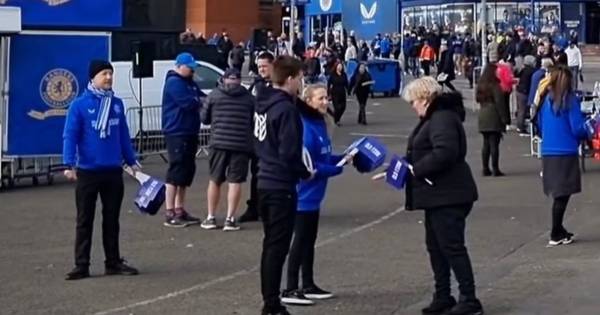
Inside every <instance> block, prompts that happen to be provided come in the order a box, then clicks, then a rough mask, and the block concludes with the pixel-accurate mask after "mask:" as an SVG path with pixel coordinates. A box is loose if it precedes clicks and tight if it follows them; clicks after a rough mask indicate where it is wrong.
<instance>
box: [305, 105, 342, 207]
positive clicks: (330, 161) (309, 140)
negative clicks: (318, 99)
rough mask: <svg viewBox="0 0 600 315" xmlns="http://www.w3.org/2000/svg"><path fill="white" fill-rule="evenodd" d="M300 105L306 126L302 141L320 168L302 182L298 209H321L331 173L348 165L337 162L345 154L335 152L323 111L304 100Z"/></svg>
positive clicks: (335, 173)
mask: <svg viewBox="0 0 600 315" xmlns="http://www.w3.org/2000/svg"><path fill="white" fill-rule="evenodd" d="M298 109H299V110H300V116H301V117H302V125H303V130H304V131H303V136H302V143H303V145H304V149H305V150H306V151H307V152H308V154H310V157H311V160H312V165H313V167H314V169H315V171H316V173H315V177H314V178H313V179H311V180H309V181H301V182H300V183H299V184H298V187H297V191H298V211H318V210H319V209H320V208H321V202H323V199H324V198H325V190H326V189H327V181H328V179H329V177H333V176H337V175H339V174H341V173H342V171H343V169H344V168H343V167H338V166H336V164H337V163H338V162H339V161H340V160H341V159H342V158H343V156H338V155H332V152H331V139H330V138H329V135H328V133H327V124H326V123H325V119H324V117H323V114H321V113H319V112H318V111H317V110H315V109H313V108H310V107H309V106H308V105H306V103H304V102H302V101H300V100H298Z"/></svg>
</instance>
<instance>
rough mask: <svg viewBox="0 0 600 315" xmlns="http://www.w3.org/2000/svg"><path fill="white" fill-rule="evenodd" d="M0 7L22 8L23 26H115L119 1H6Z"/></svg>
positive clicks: (119, 18) (120, 10)
mask: <svg viewBox="0 0 600 315" xmlns="http://www.w3.org/2000/svg"><path fill="white" fill-rule="evenodd" d="M0 2H4V3H3V4H0V5H5V6H16V7H21V15H22V23H23V26H24V27H30V26H39V27H42V26H43V27H57V28H62V27H71V28H72V27H76V26H83V27H118V26H121V23H122V16H123V8H122V0H101V1H98V0H6V1H0Z"/></svg>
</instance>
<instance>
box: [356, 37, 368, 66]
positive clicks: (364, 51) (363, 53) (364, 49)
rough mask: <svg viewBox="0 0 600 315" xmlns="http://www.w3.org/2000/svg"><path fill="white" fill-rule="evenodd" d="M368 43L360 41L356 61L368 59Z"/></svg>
mask: <svg viewBox="0 0 600 315" xmlns="http://www.w3.org/2000/svg"><path fill="white" fill-rule="evenodd" d="M370 52H371V51H370V50H369V45H367V43H366V42H365V41H362V40H361V41H360V48H359V49H358V58H357V59H358V61H360V62H367V61H369V53H370Z"/></svg>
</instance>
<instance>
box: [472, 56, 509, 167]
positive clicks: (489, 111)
mask: <svg viewBox="0 0 600 315" xmlns="http://www.w3.org/2000/svg"><path fill="white" fill-rule="evenodd" d="M497 69H498V67H497V66H496V65H495V64H493V63H490V64H488V65H486V67H485V69H484V70H483V72H482V73H481V78H480V79H479V82H478V84H477V92H476V94H475V100H476V101H477V103H479V107H480V110H479V121H478V123H479V132H481V134H482V136H483V147H482V149H481V162H482V165H483V168H482V173H483V176H491V175H494V176H495V177H498V176H504V173H502V172H501V171H500V140H502V134H503V133H504V132H506V126H507V125H509V124H510V110H509V108H508V107H507V106H506V105H505V98H504V93H503V92H502V90H501V88H500V79H498V77H497V76H496V70H497ZM490 157H491V158H492V170H493V171H492V170H490Z"/></svg>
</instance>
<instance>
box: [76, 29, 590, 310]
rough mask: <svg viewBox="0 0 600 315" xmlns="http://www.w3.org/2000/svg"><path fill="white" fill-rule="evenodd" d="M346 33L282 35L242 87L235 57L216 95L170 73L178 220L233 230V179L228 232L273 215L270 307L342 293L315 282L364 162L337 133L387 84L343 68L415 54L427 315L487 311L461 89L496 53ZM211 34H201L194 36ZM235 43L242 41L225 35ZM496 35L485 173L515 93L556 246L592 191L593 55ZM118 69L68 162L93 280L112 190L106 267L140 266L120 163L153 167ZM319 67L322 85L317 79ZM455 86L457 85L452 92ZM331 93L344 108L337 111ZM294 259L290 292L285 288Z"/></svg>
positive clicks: (173, 204)
mask: <svg viewBox="0 0 600 315" xmlns="http://www.w3.org/2000/svg"><path fill="white" fill-rule="evenodd" d="M269 35H270V36H272V34H269ZM341 35H342V34H339V33H338V34H337V35H336V34H334V35H333V41H332V43H331V45H330V46H329V47H326V45H325V43H320V42H317V43H311V44H309V45H308V47H306V48H304V49H302V47H293V48H292V49H293V52H294V54H295V55H296V56H288V55H287V53H288V52H287V51H285V50H281V49H280V47H279V45H280V44H282V46H281V47H285V45H283V43H285V40H283V41H281V40H280V39H281V38H279V39H276V42H277V45H278V47H277V49H276V50H275V53H271V52H269V51H264V52H261V53H260V54H259V55H258V56H257V58H256V61H255V62H256V71H257V73H258V76H257V77H256V78H255V80H254V82H253V84H252V85H251V86H250V88H248V89H246V88H245V87H244V86H242V84H241V79H242V74H241V71H240V70H241V65H239V64H236V63H233V64H232V65H231V67H230V68H229V69H227V70H226V71H225V73H224V75H223V77H222V79H221V81H220V84H219V86H218V87H217V88H216V89H214V90H213V91H212V92H211V93H210V95H208V96H207V97H206V99H205V100H204V101H202V99H203V98H204V97H205V95H203V94H202V92H201V91H200V90H199V88H198V86H197V85H196V84H195V83H194V81H193V73H194V69H195V68H196V64H197V63H196V60H195V59H194V57H193V56H192V55H191V54H189V53H181V54H179V55H178V56H177V58H176V60H175V67H174V69H173V70H171V71H169V73H168V74H167V77H166V80H165V87H164V89H163V100H162V111H163V112H162V128H163V133H164V135H165V142H166V147H167V151H168V161H169V166H168V169H167V171H166V176H165V182H166V187H167V188H166V202H165V208H166V209H165V212H164V215H165V221H164V225H165V226H167V227H174V228H185V227H187V226H190V225H196V224H199V225H200V226H201V227H202V228H203V229H207V230H214V229H216V228H217V227H219V226H221V225H220V224H219V222H217V218H216V217H217V206H218V204H219V199H220V196H221V187H222V184H224V183H227V187H228V192H227V213H226V216H225V220H224V222H223V225H222V227H223V230H224V231H237V230H239V229H240V223H243V222H250V221H257V220H259V219H260V220H261V221H262V224H263V228H264V239H263V244H262V254H261V267H260V279H261V280H260V281H261V293H262V297H263V303H264V305H263V309H262V314H265V315H266V314H269V315H270V314H273V315H275V314H277V315H286V314H289V312H288V311H287V310H286V308H285V307H284V306H283V305H282V303H284V304H297V305H298V304H299V305H312V304H314V303H315V302H314V300H321V299H328V298H331V297H333V296H334V294H333V293H332V292H329V291H327V290H324V289H322V288H320V287H319V286H318V285H317V283H316V281H315V279H314V256H315V251H314V247H315V242H316V239H317V235H318V225H319V216H320V209H321V207H322V202H323V200H324V199H325V197H326V191H327V182H328V179H329V178H331V177H334V176H338V175H340V174H342V173H343V171H344V166H343V164H344V163H341V162H351V161H352V158H353V157H352V156H350V155H343V154H342V155H336V154H334V152H333V151H332V144H331V130H332V128H333V126H334V125H335V124H338V125H339V123H340V121H341V117H342V115H343V113H344V110H345V107H346V97H347V95H349V94H355V95H356V96H357V100H358V103H359V115H358V122H359V123H360V124H365V125H366V124H367V122H366V113H365V107H366V103H367V99H368V97H369V94H370V86H371V85H372V83H373V80H372V78H371V76H370V75H369V72H368V69H367V66H366V64H365V63H364V62H362V63H360V64H359V66H358V68H357V70H356V71H355V73H354V74H353V75H352V76H351V77H350V78H348V76H347V74H346V73H345V61H348V59H358V60H359V61H365V60H368V59H369V58H373V57H381V58H396V59H397V58H400V56H403V58H404V65H405V70H406V71H407V72H408V73H410V74H411V75H412V76H414V77H416V78H415V80H413V81H412V82H411V83H410V84H408V85H407V86H406V88H405V89H404V91H403V97H404V99H405V100H406V101H407V102H409V103H410V104H411V107H412V108H413V109H414V111H415V112H416V114H417V116H418V118H419V119H418V123H417V125H416V127H415V128H414V130H413V132H412V133H411V135H410V137H409V139H408V145H407V149H406V160H407V162H408V163H410V165H411V170H410V175H408V177H407V179H406V181H407V183H406V189H405V193H406V198H405V200H406V209H407V210H413V209H424V210H425V234H426V237H425V238H426V245H427V246H426V247H427V251H428V253H429V256H430V262H431V268H432V270H433V273H434V280H435V293H434V295H433V300H432V302H431V304H430V305H429V306H427V307H426V308H424V309H423V314H430V315H431V314H451V315H469V314H471V315H475V314H483V307H482V304H481V302H480V301H479V300H478V298H477V296H476V294H475V280H474V276H473V270H472V266H471V261H470V258H469V254H468V251H467V248H466V247H465V225H466V218H467V217H468V215H469V214H470V212H471V210H472V209H473V208H474V203H475V202H476V201H477V199H478V193H477V186H476V183H475V180H474V178H473V175H472V172H471V168H470V166H469V164H468V163H467V162H466V158H465V157H466V154H467V145H466V135H465V130H464V128H463V121H464V120H465V109H464V104H463V99H462V96H461V95H460V93H459V92H457V91H456V89H455V88H454V86H453V85H452V83H451V82H452V81H453V80H454V78H455V77H456V76H457V75H462V74H463V73H466V74H467V77H470V81H471V82H472V81H473V77H472V76H473V75H472V73H473V70H472V68H473V65H474V64H477V63H479V62H480V60H481V58H482V56H481V55H479V54H478V51H480V50H481V49H479V50H478V47H479V46H478V45H479V44H478V43H477V42H476V41H474V40H473V39H472V38H471V37H470V36H469V35H466V36H464V37H462V36H460V35H457V36H455V37H452V38H448V39H444V38H437V37H435V36H433V37H432V36H430V35H431V34H425V36H423V35H424V34H417V33H410V34H406V36H405V38H404V41H402V40H401V38H400V37H399V36H398V34H394V35H392V36H390V35H387V34H386V35H384V36H379V35H378V36H377V37H376V38H375V39H374V40H373V41H372V42H371V43H369V44H367V43H366V42H364V41H359V43H360V44H357V41H356V39H355V38H354V35H353V34H352V33H350V34H349V35H348V36H347V37H346V38H347V41H346V45H344V44H342V40H341V38H342V36H341ZM186 36H188V37H186V38H185V39H186V40H190V37H189V35H186ZM298 36H301V34H298ZM198 38H202V37H201V36H198V37H196V39H195V40H197V39H198ZM223 39H224V40H225V43H226V42H227V41H228V39H227V36H226V35H224V36H223ZM488 41H489V45H488V50H487V54H486V55H485V56H483V57H484V58H488V61H489V63H488V65H487V66H486V67H485V68H484V69H483V71H482V74H481V77H480V78H479V80H478V82H477V90H476V102H477V103H479V104H480V107H481V110H480V112H479V131H480V132H481V134H482V137H483V149H482V174H483V176H492V175H493V176H504V173H503V172H502V171H501V170H500V142H501V139H502V137H503V133H504V132H506V130H507V126H509V125H510V124H511V114H510V109H509V108H510V106H509V102H510V95H511V94H512V93H513V89H515V90H516V93H517V100H518V108H519V110H518V115H517V126H518V128H519V132H521V133H525V129H527V128H528V126H526V118H527V116H528V113H530V112H532V113H533V114H532V115H530V117H529V118H530V120H531V121H532V124H534V125H535V127H537V128H534V129H536V130H538V132H537V133H536V134H537V136H539V137H542V138H543V142H542V146H541V153H542V170H543V187H544V192H545V193H546V194H547V195H549V196H551V197H552V198H553V199H554V203H553V206H552V229H551V234H550V240H549V242H548V246H557V245H563V244H569V243H571V242H573V236H574V234H573V233H571V232H569V231H567V230H566V228H565V227H564V226H563V218H564V214H565V211H566V206H567V203H568V201H569V199H570V197H571V196H572V195H573V194H575V193H578V192H580V191H581V178H580V174H579V167H578V160H577V156H578V146H579V143H580V141H581V140H583V139H586V138H587V137H589V136H590V131H589V130H590V128H589V126H590V125H595V119H596V117H592V118H591V119H588V120H586V119H584V117H583V116H582V115H581V112H580V109H579V100H578V99H577V97H576V93H575V90H576V87H577V81H578V80H579V74H580V73H581V68H582V66H583V62H582V59H581V53H580V52H579V50H578V48H577V43H576V41H575V40H572V41H571V42H570V43H568V44H567V45H564V42H563V41H561V40H559V41H558V42H556V43H553V42H552V41H550V40H549V39H545V40H542V41H541V42H539V43H538V44H537V47H536V46H535V45H533V43H535V42H536V41H535V40H532V38H529V37H524V36H520V35H518V34H512V35H510V34H508V35H497V36H494V35H491V36H490V37H488ZM271 44H273V45H274V44H275V43H274V42H271ZM223 45H229V44H223ZM228 47H230V46H228ZM271 48H275V47H271ZM232 49H233V48H232ZM283 49H285V48H283ZM269 50H270V49H269ZM438 51H439V53H438ZM321 58H323V59H324V62H323V60H321ZM465 60H467V62H466V63H465ZM240 61H241V60H240ZM436 62H437V68H438V71H437V72H438V74H437V76H436V77H433V76H431V75H430V66H431V65H433V64H435V63H436ZM242 63H243V61H242ZM415 68H418V69H417V70H415ZM421 69H422V73H421ZM320 70H323V72H325V74H326V78H327V79H326V80H321V79H319V74H318V71H320ZM112 72H113V68H112V65H110V63H108V62H106V61H93V62H92V63H91V64H90V70H89V77H90V83H89V85H88V88H87V90H86V92H85V93H84V94H83V95H82V96H81V97H79V98H78V99H77V100H76V101H75V102H74V103H73V104H72V105H71V107H70V108H69V112H68V115H67V123H66V126H65V130H64V159H65V164H66V165H68V166H69V167H70V168H69V169H68V170H66V171H65V176H66V177H67V178H69V179H70V180H73V181H76V182H77V187H76V206H77V228H76V229H77V234H76V235H77V237H76V240H75V268H74V269H73V270H72V271H71V272H70V273H68V274H67V277H66V279H67V280H78V279H82V278H87V277H89V275H90V274H89V263H90V248H91V235H92V227H93V217H94V212H95V202H96V199H97V197H98V195H99V196H100V199H101V201H102V205H103V217H104V222H103V243H104V248H105V254H106V269H105V273H106V274H107V275H118V274H120V275H136V274H138V271H137V270H136V269H135V268H133V267H131V266H129V265H128V264H126V262H125V261H124V260H123V259H122V258H121V256H120V251H119V214H120V208H121V202H122V199H123V179H122V170H123V168H122V163H123V161H125V163H126V165H127V166H128V167H130V168H131V171H132V173H134V174H135V172H138V171H140V168H139V163H138V162H137V161H136V157H135V154H134V151H133V148H132V146H131V141H130V139H129V130H128V127H127V124H126V120H125V117H124V108H123V103H122V101H121V100H120V99H119V98H117V97H115V96H114V94H113V93H112ZM305 74H306V81H307V83H309V84H308V86H307V87H306V88H303V87H304V85H305V82H304V81H305V78H304V76H305ZM422 75H423V77H421V76H422ZM515 83H517V84H516V87H515ZM444 87H448V88H449V89H450V91H444ZM330 100H331V101H332V103H333V108H329V101H330ZM530 108H533V109H535V110H533V111H530V110H529V109H530ZM201 123H205V124H210V125H211V142H210V156H209V159H208V168H209V178H208V190H207V196H208V198H207V199H208V201H207V212H208V213H207V215H206V217H205V219H204V220H202V219H199V218H196V217H194V216H192V215H191V214H190V213H188V211H187V210H186V206H185V199H186V192H187V188H188V187H190V186H191V185H192V183H193V181H194V179H195V172H196V161H195V154H196V151H197V149H198V134H199V131H200V124H201ZM490 158H491V163H492V166H491V169H490V165H489V162H490ZM249 174H250V176H251V182H250V189H249V191H250V198H249V200H248V202H247V204H248V209H247V211H246V212H245V213H244V214H243V215H241V216H240V217H239V219H238V216H237V212H238V210H239V207H240V203H241V200H240V199H241V195H242V194H241V192H242V189H243V185H244V183H245V182H246V180H247V177H248V175H249ZM433 183H435V184H433ZM292 239H293V242H292ZM288 252H289V257H288ZM286 259H288V270H287V285H286V289H285V290H283V292H281V290H280V288H281V280H282V273H283V266H284V262H285V261H286ZM300 271H301V274H302V285H301V286H300V279H299V275H300ZM451 271H452V272H453V273H454V274H455V276H456V280H457V282H458V283H459V292H460V295H459V298H458V300H457V299H455V298H454V297H453V296H452V294H451V284H450V273H451Z"/></svg>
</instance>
